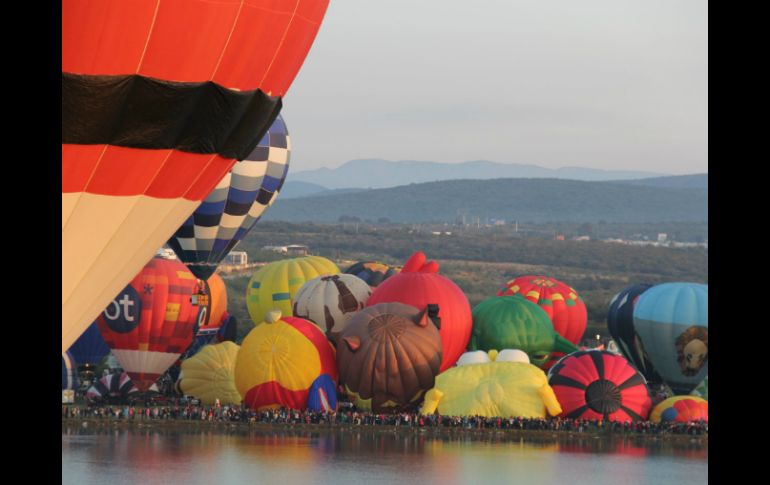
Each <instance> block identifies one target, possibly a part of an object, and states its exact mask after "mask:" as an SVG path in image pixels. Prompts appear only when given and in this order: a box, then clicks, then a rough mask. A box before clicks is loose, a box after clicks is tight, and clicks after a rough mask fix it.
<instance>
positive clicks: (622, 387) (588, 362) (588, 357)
mask: <svg viewBox="0 0 770 485" xmlns="http://www.w3.org/2000/svg"><path fill="white" fill-rule="evenodd" d="M548 383H549V384H550V385H551V387H552V388H553V391H554V393H556V399H558V400H559V404H561V407H562V409H563V412H562V414H561V416H563V417H566V418H571V419H604V420H605V421H626V422H627V421H644V420H645V419H647V416H648V415H649V413H650V408H651V407H652V399H650V395H649V390H648V389H647V383H646V382H645V380H644V377H643V376H642V375H641V374H640V373H639V372H638V371H637V370H636V369H634V368H633V367H632V366H631V364H629V363H628V361H627V360H626V359H625V358H623V357H622V356H620V355H615V354H613V353H611V352H608V351H606V350H580V351H578V352H573V353H571V354H569V355H567V356H566V357H563V358H562V359H561V360H559V361H558V362H557V363H556V365H554V366H553V367H552V368H551V369H550V371H549V372H548Z"/></svg>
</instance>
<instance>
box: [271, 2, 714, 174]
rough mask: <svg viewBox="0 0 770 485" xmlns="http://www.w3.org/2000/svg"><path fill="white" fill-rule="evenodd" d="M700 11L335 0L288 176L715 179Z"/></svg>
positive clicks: (314, 55)
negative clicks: (429, 172) (647, 175)
mask: <svg viewBox="0 0 770 485" xmlns="http://www.w3.org/2000/svg"><path fill="white" fill-rule="evenodd" d="M707 28H708V3H707V1H705V0H637V1H630V0H529V1H525V0H467V1H457V0H379V1H374V0H331V2H330V5H329V9H328V11H327V13H326V17H325V19H324V23H323V25H322V26H321V29H320V31H319V34H318V37H317V38H316V41H315V44H314V45H313V47H312V49H311V51H310V54H309V55H308V58H307V60H306V61H305V64H304V66H303V67H302V69H301V70H300V73H299V75H298V76H297V78H296V80H295V82H294V84H293V85H292V87H291V89H290V90H289V93H288V94H287V96H286V97H285V99H284V108H283V112H282V113H283V115H284V118H285V120H286V124H287V126H288V129H289V133H290V134H291V136H292V142H293V145H294V152H293V154H292V159H291V171H292V172H295V171H299V170H308V169H313V168H318V167H321V166H328V167H335V166H338V165H340V164H342V163H344V162H346V161H348V160H351V159H355V158H385V159H389V160H431V161H439V162H462V161H466V160H479V159H485V160H492V161H496V162H515V163H532V164H537V165H541V166H544V167H549V168H557V167H562V166H584V167H592V168H602V169H627V170H646V171H653V172H663V173H672V174H684V173H696V172H706V171H708V29H707Z"/></svg>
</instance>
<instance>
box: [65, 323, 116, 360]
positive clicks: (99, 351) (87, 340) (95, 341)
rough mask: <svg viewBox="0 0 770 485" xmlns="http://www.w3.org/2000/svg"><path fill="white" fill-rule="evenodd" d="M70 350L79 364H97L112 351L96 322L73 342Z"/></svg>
mask: <svg viewBox="0 0 770 485" xmlns="http://www.w3.org/2000/svg"><path fill="white" fill-rule="evenodd" d="M68 352H69V353H70V354H72V357H74V358H75V361H76V362H77V363H78V365H86V364H88V365H97V364H99V363H100V362H101V361H102V360H103V359H104V358H105V357H107V354H109V353H110V347H109V346H108V345H107V342H105V341H104V338H102V334H101V332H99V327H98V326H97V325H96V322H94V323H92V324H91V326H90V327H88V329H86V331H85V332H83V334H82V335H81V336H80V337H79V338H78V339H77V340H76V341H75V343H74V344H72V347H70V348H69V350H68Z"/></svg>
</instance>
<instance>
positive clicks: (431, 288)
mask: <svg viewBox="0 0 770 485" xmlns="http://www.w3.org/2000/svg"><path fill="white" fill-rule="evenodd" d="M438 268H439V266H438V263H436V262H435V261H428V262H426V258H425V254H424V253H422V252H421V251H418V252H416V253H414V254H413V255H412V257H411V258H409V260H408V261H407V262H406V264H405V265H404V267H403V269H402V270H401V272H400V273H398V274H396V275H393V276H391V277H390V278H388V279H387V280H385V281H383V282H382V283H381V284H380V286H378V287H377V288H376V289H375V290H374V292H372V296H370V297H369V299H368V300H367V302H366V306H367V307H370V306H372V305H376V304H378V303H392V302H398V303H404V304H406V305H411V306H413V307H416V308H425V307H426V306H428V305H437V307H438V308H437V310H438V318H439V319H440V327H439V333H440V335H441V346H442V349H443V354H442V358H441V372H443V371H445V370H446V369H448V368H450V367H452V366H453V365H454V364H455V362H457V359H459V358H460V355H462V353H463V352H465V348H466V347H467V346H468V340H469V339H470V337H471V329H472V327H473V317H472V316H471V306H470V303H468V298H467V297H466V296H465V293H463V291H462V290H461V289H460V287H458V286H457V285H456V284H455V283H454V282H453V281H452V280H450V279H449V278H447V277H446V276H442V275H440V274H438ZM429 311H434V312H435V311H436V307H429ZM431 316H433V315H431Z"/></svg>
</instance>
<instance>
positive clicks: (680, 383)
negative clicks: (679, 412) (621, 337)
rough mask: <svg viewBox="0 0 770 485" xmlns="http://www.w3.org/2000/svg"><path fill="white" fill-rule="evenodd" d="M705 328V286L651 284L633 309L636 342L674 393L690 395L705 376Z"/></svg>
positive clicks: (706, 326) (706, 300)
mask: <svg viewBox="0 0 770 485" xmlns="http://www.w3.org/2000/svg"><path fill="white" fill-rule="evenodd" d="M708 326H709V320H708V285H702V284H697V283H664V284H660V285H655V286H653V287H652V288H650V289H649V290H647V291H645V292H644V293H642V296H640V297H639V300H638V301H637V303H636V307H635V308H634V328H635V329H636V333H637V334H638V335H639V340H640V343H641V345H643V346H644V351H645V352H647V355H648V356H649V358H650V361H651V362H652V364H653V365H654V366H655V370H656V372H657V373H658V374H659V375H660V377H661V378H662V379H663V381H664V382H665V383H666V384H668V386H669V387H670V388H671V390H673V391H674V393H675V394H688V393H690V392H691V391H692V390H693V389H695V387H696V386H697V385H698V384H700V382H701V381H702V380H703V379H704V378H705V377H706V376H707V375H708V345H709V344H708V342H709V341H708V330H709V329H708Z"/></svg>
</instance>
